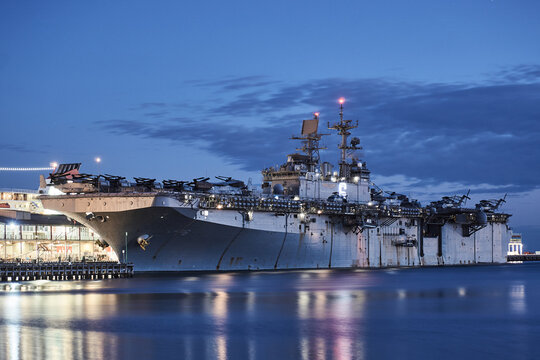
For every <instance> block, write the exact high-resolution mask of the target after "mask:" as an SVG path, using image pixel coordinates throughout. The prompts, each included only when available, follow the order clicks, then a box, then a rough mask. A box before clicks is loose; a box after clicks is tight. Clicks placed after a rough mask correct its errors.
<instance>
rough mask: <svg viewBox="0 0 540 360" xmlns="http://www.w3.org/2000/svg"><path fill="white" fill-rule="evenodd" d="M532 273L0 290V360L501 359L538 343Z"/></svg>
mask: <svg viewBox="0 0 540 360" xmlns="http://www.w3.org/2000/svg"><path fill="white" fill-rule="evenodd" d="M514 269H515V270H514ZM538 270H540V264H539V265H538V266H537V267H527V266H525V265H516V267H512V268H511V269H510V270H508V269H506V268H498V267H488V268H481V267H478V268H471V269H462V268H453V269H422V270H411V271H371V272H370V271H368V272H366V271H363V272H354V271H342V272H339V271H322V272H312V271H308V272H283V273H250V274H245V273H239V274H202V275H196V276H193V275H189V276H186V277H182V276H174V277H140V278H135V279H128V280H110V281H99V282H98V281H96V282H48V283H47V282H45V283H40V284H31V283H28V284H22V283H21V284H18V285H17V284H10V285H9V289H8V286H7V285H5V284H0V289H3V291H0V307H1V310H0V354H1V355H0V357H1V358H7V359H80V358H86V359H124V358H148V359H151V358H171V357H172V358H185V359H278V358H284V359H285V358H287V359H289V358H291V359H364V358H396V357H400V356H403V357H408V358H426V357H428V358H429V357H430V356H428V354H435V353H436V354H439V355H438V357H439V358H440V359H453V358H456V357H463V356H462V355H463V354H470V353H475V354H476V353H479V354H480V355H485V356H486V357H487V356H489V354H490V353H489V351H491V352H493V353H496V354H498V355H500V356H501V357H504V354H507V355H512V354H520V351H521V352H523V349H527V348H528V345H531V344H532V343H533V342H535V341H536V339H538V338H540V330H539V328H538V326H537V325H536V324H537V323H538V322H539V321H540V310H539V309H538V308H537V307H534V306H532V305H531V304H537V303H539V302H540V280H538V279H537V276H536V274H537V273H538ZM527 305H529V306H527ZM492 319H497V321H496V322H494V321H493V320H492ZM516 320H519V321H516ZM501 336H502V337H503V338H504V339H505V341H501ZM461 349H463V350H461ZM484 349H486V350H484ZM460 351H463V353H460ZM482 351H485V352H484V353H482ZM480 357H481V356H480Z"/></svg>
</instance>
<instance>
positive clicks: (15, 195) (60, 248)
mask: <svg viewBox="0 0 540 360" xmlns="http://www.w3.org/2000/svg"><path fill="white" fill-rule="evenodd" d="M38 195H39V193H38V191H33V190H24V189H1V190H0V261H82V260H89V261H92V260H95V261H117V260H118V258H117V256H116V254H115V253H114V251H113V250H112V249H111V247H110V246H108V244H106V243H105V242H104V241H102V240H101V238H100V236H99V235H98V234H97V233H95V232H94V231H92V230H91V229H89V228H87V227H85V226H83V225H81V224H79V223H78V222H76V221H74V220H71V219H69V218H67V217H66V216H64V215H62V214H59V213H57V212H54V211H50V210H46V209H44V208H43V206H42V204H41V202H40V201H39V199H37V197H38Z"/></svg>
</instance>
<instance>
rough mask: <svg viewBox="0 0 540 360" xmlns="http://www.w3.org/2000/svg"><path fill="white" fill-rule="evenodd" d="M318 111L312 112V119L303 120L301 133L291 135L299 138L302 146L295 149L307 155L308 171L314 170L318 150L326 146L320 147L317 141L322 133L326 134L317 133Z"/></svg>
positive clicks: (316, 163)
mask: <svg viewBox="0 0 540 360" xmlns="http://www.w3.org/2000/svg"><path fill="white" fill-rule="evenodd" d="M318 128H319V113H318V112H314V113H313V119H311V120H304V121H303V123H302V135H300V136H292V137H291V139H293V140H301V141H302V147H300V148H297V149H296V150H297V151H302V152H304V153H305V154H306V155H307V156H308V157H309V163H308V171H310V172H313V171H315V169H316V167H317V165H318V164H319V161H320V155H319V150H325V149H327V148H326V147H320V146H319V141H320V140H321V138H322V137H323V136H324V135H328V134H319V133H318V132H317V131H318Z"/></svg>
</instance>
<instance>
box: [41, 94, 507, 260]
mask: <svg viewBox="0 0 540 360" xmlns="http://www.w3.org/2000/svg"><path fill="white" fill-rule="evenodd" d="M343 102H344V100H343V99H340V112H339V120H338V121H337V122H336V123H334V124H330V123H329V124H328V128H329V130H335V131H337V134H338V136H339V137H340V143H339V145H338V149H339V150H340V152H339V154H340V156H339V162H338V166H337V168H336V169H335V170H334V168H333V166H332V165H331V164H330V163H328V162H323V163H321V161H320V155H319V151H320V150H323V149H324V148H323V147H321V146H320V140H321V138H322V136H323V135H326V134H321V133H319V131H318V127H319V114H318V113H315V114H314V117H313V118H312V119H309V120H304V121H303V126H302V132H301V135H299V136H293V137H292V139H295V140H299V141H300V142H301V145H302V146H301V147H300V148H299V149H297V150H298V151H300V152H297V153H292V154H290V155H288V156H287V161H286V163H284V164H283V165H281V166H277V167H271V168H266V169H264V170H263V171H262V175H263V182H262V186H261V189H251V188H249V187H248V186H246V185H245V184H244V182H242V181H240V180H234V179H232V178H228V177H217V178H218V179H219V180H220V182H217V183H213V182H210V181H209V180H210V179H209V178H197V179H193V181H191V182H189V181H177V180H163V182H162V183H158V182H156V180H155V179H152V178H135V183H131V182H128V181H126V179H125V178H123V177H119V176H111V175H97V176H96V175H87V174H81V173H79V166H80V164H65V165H63V167H62V168H61V169H58V170H57V171H56V172H55V173H53V174H51V177H50V180H49V184H47V186H49V187H50V186H52V187H55V188H56V189H58V190H60V191H62V192H63V194H61V195H42V196H41V197H40V198H41V201H42V202H43V205H44V206H45V207H46V208H48V209H53V210H57V211H60V212H62V213H64V214H66V215H67V216H68V217H70V218H73V219H75V220H77V221H78V222H80V223H82V224H84V225H86V226H88V227H90V228H91V229H93V230H94V231H96V232H97V233H98V234H100V236H101V237H102V238H103V239H104V240H105V241H107V242H108V244H110V245H111V246H112V248H113V249H114V250H115V252H116V253H117V254H119V255H120V254H124V258H127V259H128V261H130V262H133V263H134V266H135V270H136V271H212V270H214V271H216V270H217V271H230V270H279V269H317V268H326V269H328V268H379V267H400V266H433V265H462V264H479V263H504V262H506V249H507V245H508V242H509V240H510V237H511V230H510V228H509V227H508V225H507V222H508V218H509V217H510V215H509V214H505V213H502V212H499V211H498V209H499V207H500V205H501V204H502V203H503V202H504V199H501V200H483V201H481V202H480V203H478V204H476V205H475V206H474V207H465V203H466V200H467V199H468V196H467V195H463V196H452V197H443V198H442V199H441V200H439V201H435V202H432V203H430V204H429V205H427V206H424V207H422V206H421V205H420V203H419V202H418V201H415V200H412V199H409V198H408V197H407V196H404V195H401V194H396V193H388V192H384V191H383V190H382V189H380V188H379V187H377V186H376V185H375V184H374V183H372V182H371V179H370V171H369V169H368V168H367V163H366V162H365V161H362V160H361V159H359V157H358V155H357V154H358V152H357V150H359V149H361V147H360V139H359V138H358V137H352V138H351V139H350V136H351V135H352V133H351V131H352V130H353V129H355V128H356V127H357V126H358V122H353V121H351V120H346V119H344V115H343Z"/></svg>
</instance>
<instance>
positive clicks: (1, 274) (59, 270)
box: [0, 262, 133, 282]
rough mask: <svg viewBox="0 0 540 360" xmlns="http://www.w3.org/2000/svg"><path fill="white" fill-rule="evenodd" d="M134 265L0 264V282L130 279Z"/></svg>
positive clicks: (89, 263)
mask: <svg viewBox="0 0 540 360" xmlns="http://www.w3.org/2000/svg"><path fill="white" fill-rule="evenodd" d="M132 276H133V264H121V263H117V262H46V263H43V262H42V263H26V262H21V263H0V282H3V281H29V280H91V279H92V280H95V279H108V278H129V277H132Z"/></svg>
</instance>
